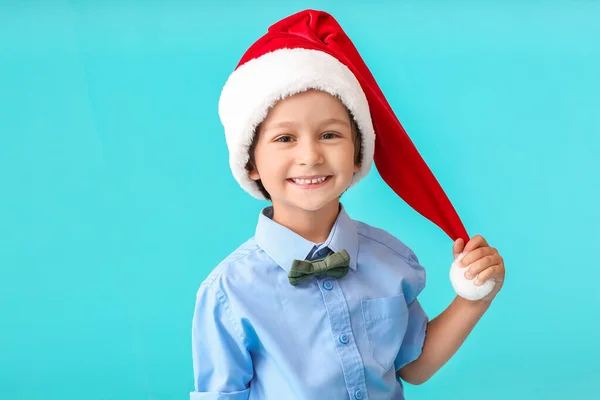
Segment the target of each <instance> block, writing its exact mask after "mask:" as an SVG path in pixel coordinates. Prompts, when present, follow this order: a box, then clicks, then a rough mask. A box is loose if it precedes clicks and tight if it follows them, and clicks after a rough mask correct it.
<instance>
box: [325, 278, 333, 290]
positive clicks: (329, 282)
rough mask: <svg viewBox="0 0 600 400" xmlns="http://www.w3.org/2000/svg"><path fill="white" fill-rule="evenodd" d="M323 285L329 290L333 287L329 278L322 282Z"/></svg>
mask: <svg viewBox="0 0 600 400" xmlns="http://www.w3.org/2000/svg"><path fill="white" fill-rule="evenodd" d="M323 287H324V288H325V289H327V290H331V289H333V283H331V280H326V281H325V282H324V283H323Z"/></svg>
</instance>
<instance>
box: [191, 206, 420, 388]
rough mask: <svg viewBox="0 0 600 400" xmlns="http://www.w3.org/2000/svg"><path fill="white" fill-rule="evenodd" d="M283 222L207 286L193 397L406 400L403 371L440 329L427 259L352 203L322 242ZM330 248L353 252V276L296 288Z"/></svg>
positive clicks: (266, 221) (265, 223)
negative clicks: (355, 213)
mask: <svg viewBox="0 0 600 400" xmlns="http://www.w3.org/2000/svg"><path fill="white" fill-rule="evenodd" d="M271 216H272V208H271V207H267V208H265V209H264V210H263V211H262V212H261V213H260V215H259V219H258V224H257V227H256V233H255V235H254V237H252V238H251V239H250V240H248V241H247V242H246V243H244V244H243V245H241V246H240V247H239V248H238V249H237V250H235V251H234V252H233V253H232V254H231V255H229V256H228V257H227V258H226V259H225V260H224V261H223V262H222V263H220V264H219V265H218V266H217V267H216V268H215V269H214V270H213V272H212V273H211V274H210V275H209V276H208V277H207V278H206V280H205V281H204V282H202V284H201V285H200V288H199V290H198V292H197V297H196V307H195V311H194V318H193V328H192V349H193V365H194V385H195V391H194V392H192V393H190V399H191V400H208V399H211V400H213V399H215V400H216V399H228V400H229V399H231V400H242V399H244V400H246V399H250V400H253V399H276V400H278V399H286V400H293V399H309V400H315V399H326V400H337V399H351V400H363V399H364V400H366V399H371V400H376V399H403V398H404V395H403V386H402V382H401V381H400V379H399V378H398V377H397V374H396V371H397V370H399V369H400V368H401V367H402V366H403V365H405V364H407V363H409V362H410V361H413V360H414V359H416V358H417V357H418V356H419V354H420V353H421V349H422V347H423V341H424V339H425V328H426V325H427V321H428V318H427V315H426V313H425V312H424V311H423V309H422V307H421V305H420V304H419V302H418V300H417V295H418V294H419V293H420V292H421V290H423V288H424V286H425V270H424V269H423V267H422V266H421V265H420V264H419V262H418V260H417V257H416V256H415V254H414V253H413V252H412V251H411V250H410V249H409V248H408V247H407V246H406V245H404V244H403V243H402V242H401V241H400V240H398V239H397V238H395V237H394V236H392V235H391V234H389V233H387V232H386V231H384V230H381V229H378V228H374V227H372V226H370V225H367V224H365V223H362V222H359V221H355V220H353V219H351V218H350V217H349V216H348V214H347V213H346V211H345V210H344V208H343V207H340V213H339V215H338V218H337V220H336V222H335V224H334V226H333V228H332V230H331V233H330V235H329V237H328V239H327V240H326V241H325V242H324V243H321V244H318V245H315V244H314V243H312V242H310V241H308V240H306V239H304V238H302V237H301V236H299V235H297V234H296V233H294V232H292V231H291V230H289V229H287V228H285V227H284V226H282V225H279V224H278V223H276V222H274V221H273V220H272V219H271ZM329 249H331V250H332V251H340V250H342V249H346V250H347V251H348V253H349V254H350V269H349V270H348V274H347V275H346V276H344V277H343V278H340V279H335V278H330V277H313V278H311V279H309V280H306V281H304V282H302V283H300V284H299V285H298V286H292V285H291V284H290V283H289V281H288V277H287V274H288V271H289V270H290V268H291V265H292V261H293V260H294V259H311V260H312V259H317V258H322V257H324V256H326V255H327V254H328V252H329Z"/></svg>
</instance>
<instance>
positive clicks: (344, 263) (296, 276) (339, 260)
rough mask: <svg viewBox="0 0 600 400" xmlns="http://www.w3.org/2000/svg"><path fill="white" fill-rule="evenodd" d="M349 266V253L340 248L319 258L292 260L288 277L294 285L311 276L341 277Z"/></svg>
mask: <svg viewBox="0 0 600 400" xmlns="http://www.w3.org/2000/svg"><path fill="white" fill-rule="evenodd" d="M349 267H350V254H348V252H347V251H346V250H341V251H338V252H335V253H331V254H329V255H328V256H327V257H325V258H322V259H320V260H314V261H308V260H294V261H293V262H292V269H291V270H290V272H289V273H288V279H289V281H290V283H291V284H292V285H293V286H296V285H297V284H299V283H300V282H303V281H305V280H307V279H310V277H312V276H320V275H326V276H333V277H335V278H341V277H343V276H345V275H346V274H347V273H348V268H349Z"/></svg>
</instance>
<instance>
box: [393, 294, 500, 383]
mask: <svg viewBox="0 0 600 400" xmlns="http://www.w3.org/2000/svg"><path fill="white" fill-rule="evenodd" d="M488 307H489V303H488V302H480V301H470V300H465V299H463V298H462V297H459V296H457V297H456V298H455V299H454V301H453V302H452V303H451V304H450V305H449V306H448V308H446V310H444V312H442V313H441V314H440V315H438V316H437V317H436V318H434V319H432V320H431V321H430V322H429V323H428V324H427V331H426V332H427V334H426V335H425V342H424V343H423V350H422V352H421V354H420V355H419V357H418V358H417V359H416V360H414V361H412V362H410V363H408V364H406V365H405V366H403V367H402V368H400V370H399V371H398V375H400V378H402V380H404V381H406V382H408V383H411V384H413V385H418V384H421V383H424V382H425V381H427V380H428V379H429V378H431V376H433V374H434V373H436V372H437V371H438V370H439V369H440V368H441V367H442V366H443V365H444V364H445V363H446V362H447V361H448V360H449V359H450V357H452V356H453V355H454V353H456V351H457V350H458V348H459V347H460V346H461V345H462V344H463V342H464V341H465V339H466V338H467V336H468V335H469V333H471V331H472V330H473V327H474V326H475V324H477V322H478V321H479V319H480V318H481V316H482V315H483V314H484V313H485V311H486V310H487V309H488Z"/></svg>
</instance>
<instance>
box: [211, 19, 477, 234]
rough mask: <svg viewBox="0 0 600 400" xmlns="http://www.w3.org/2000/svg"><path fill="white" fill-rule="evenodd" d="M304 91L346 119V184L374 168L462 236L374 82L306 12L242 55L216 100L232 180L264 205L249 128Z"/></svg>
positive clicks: (333, 29)
mask: <svg viewBox="0 0 600 400" xmlns="http://www.w3.org/2000/svg"><path fill="white" fill-rule="evenodd" d="M309 89H317V90H322V91H324V92H327V93H330V94H332V95H334V96H336V97H338V98H339V99H340V100H341V101H342V103H344V105H345V106H346V107H347V108H348V109H349V110H350V112H351V113H352V115H353V117H354V119H355V121H356V123H357V125H358V128H359V129H360V133H361V137H362V155H363V159H362V164H361V168H360V170H359V171H358V172H357V173H356V174H355V176H354V179H353V181H352V184H351V186H352V185H354V184H356V183H357V182H358V181H360V180H361V179H362V178H363V177H365V176H366V175H367V174H368V172H369V170H370V169H371V164H372V163H373V161H375V165H376V167H377V170H378V172H379V174H380V175H381V177H382V178H383V180H384V181H385V182H386V183H387V184H388V185H389V186H390V187H391V188H392V190H394V192H395V193H396V194H398V195H399V196H400V197H401V198H402V199H403V200H404V201H405V202H406V203H407V204H409V205H410V206H411V207H412V208H414V209H415V210H416V211H417V212H419V213H420V214H421V215H423V216H424V217H426V218H427V219H429V220H430V221H432V222H433V223H435V224H436V225H438V226H439V227H440V228H441V229H442V230H443V231H444V232H445V233H446V234H447V235H448V236H450V238H452V240H456V239H458V238H463V239H464V240H465V242H466V241H468V235H467V232H466V230H465V228H464V226H463V224H462V222H461V220H460V218H459V217H458V214H457V213H456V211H455V209H454V207H453V206H452V204H451V203H450V201H449V199H448V197H447V196H446V194H445V193H444V191H443V190H442V188H441V186H440V185H439V183H438V182H437V180H436V178H435V176H434V175H433V173H432V172H431V171H430V169H429V167H428V166H427V164H426V163H425V161H424V160H423V159H422V158H421V155H420V154H419V152H418V151H417V149H416V148H415V146H414V144H413V142H412V141H411V139H410V138H409V137H408V135H407V134H406V132H405V130H404V128H403V127H402V125H401V124H400V122H399V121H398V118H397V117H396V115H395V114H394V112H393V110H392V108H391V107H390V105H389V104H388V102H387V100H386V99H385V96H384V95H383V93H382V92H381V89H380V88H379V86H378V85H377V82H376V81H375V79H374V78H373V75H372V74H371V72H370V71H369V69H368V68H367V66H366V64H365V63H364V61H363V60H362V58H361V56H360V55H359V53H358V51H357V49H356V48H355V47H354V45H353V43H352V42H351V41H350V38H349V37H348V36H347V35H346V34H345V33H344V31H343V30H342V28H341V26H340V25H339V23H338V22H337V21H336V20H335V19H334V18H333V17H332V16H331V15H329V14H328V13H325V12H322V11H315V10H305V11H301V12H299V13H296V14H294V15H291V16H289V17H286V18H284V19H282V20H281V21H279V22H277V23H275V24H274V25H272V26H271V27H270V28H269V30H268V31H267V33H266V34H265V35H264V36H262V37H261V38H260V39H258V40H257V41H256V42H255V43H254V44H253V45H252V46H251V47H250V48H249V49H248V50H247V51H246V53H245V54H244V55H243V57H242V59H241V60H240V62H239V63H238V65H237V67H236V68H235V70H234V72H233V73H232V74H231V75H230V76H229V78H228V80H227V82H226V84H225V86H224V88H223V91H222V93H221V97H220V100H219V116H220V118H221V122H222V124H223V126H224V128H225V137H226V142H227V146H228V148H229V154H230V159H229V163H230V166H231V169H232V172H233V175H234V177H235V179H236V180H237V181H238V183H239V184H240V185H241V186H242V187H243V188H244V189H245V190H246V191H247V192H249V193H250V194H251V195H253V196H254V197H256V198H258V199H264V197H263V195H262V194H261V192H260V190H259V189H258V186H257V184H256V182H255V181H253V180H251V179H250V178H249V177H248V173H247V171H246V163H247V162H248V155H249V154H248V150H249V147H250V145H251V143H252V139H253V135H254V132H255V129H256V127H257V126H258V125H259V124H260V123H261V122H262V121H263V120H264V119H265V118H266V116H267V112H268V111H269V109H270V108H271V107H272V106H273V105H275V103H277V101H279V100H281V99H283V98H285V97H287V96H290V95H293V94H296V93H300V92H303V91H306V90H309Z"/></svg>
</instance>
